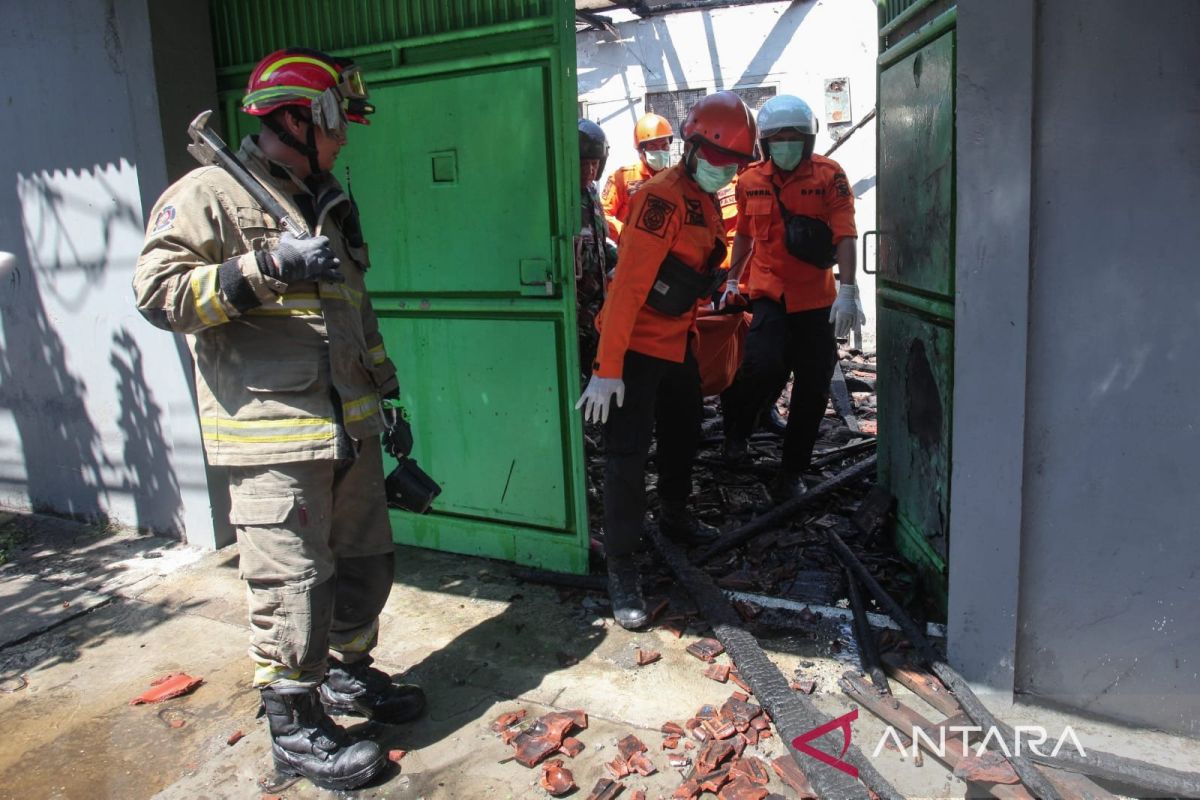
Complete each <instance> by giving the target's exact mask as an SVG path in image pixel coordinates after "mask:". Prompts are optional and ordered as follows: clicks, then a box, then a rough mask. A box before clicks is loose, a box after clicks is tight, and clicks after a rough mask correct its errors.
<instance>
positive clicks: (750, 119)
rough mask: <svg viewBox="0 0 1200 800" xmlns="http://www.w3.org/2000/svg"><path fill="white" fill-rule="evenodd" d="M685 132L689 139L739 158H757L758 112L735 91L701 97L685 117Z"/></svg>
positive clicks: (684, 137)
mask: <svg viewBox="0 0 1200 800" xmlns="http://www.w3.org/2000/svg"><path fill="white" fill-rule="evenodd" d="M682 133H683V140H684V141H685V142H699V143H701V144H704V145H708V146H709V147H713V148H716V149H717V150H719V151H723V152H724V153H726V154H728V155H730V156H734V157H736V158H737V159H739V160H742V159H746V160H749V159H753V158H754V148H755V146H756V145H757V143H758V125H756V124H755V122H754V115H753V114H751V113H750V109H749V108H747V107H746V104H745V103H743V102H742V98H740V97H738V96H737V95H736V94H734V93H733V92H716V93H715V94H710V95H707V96H706V97H703V98H701V99H700V101H699V102H698V103H696V105H694V106H692V110H691V111H689V112H688V115H687V119H685V120H684V121H683V130H682Z"/></svg>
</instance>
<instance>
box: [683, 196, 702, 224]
mask: <svg viewBox="0 0 1200 800" xmlns="http://www.w3.org/2000/svg"><path fill="white" fill-rule="evenodd" d="M683 204H684V205H685V206H686V207H687V208H686V210H685V211H684V217H683V221H684V223H685V224H687V225H703V224H704V208H703V207H702V206H701V205H700V201H699V200H692V199H691V198H689V197H685V198H683Z"/></svg>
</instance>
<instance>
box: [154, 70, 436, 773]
mask: <svg viewBox="0 0 1200 800" xmlns="http://www.w3.org/2000/svg"><path fill="white" fill-rule="evenodd" d="M351 79H353V80H351ZM331 94H332V95H333V96H332V98H331ZM356 95H357V96H356ZM365 98H366V91H365V86H363V85H362V82H361V76H360V75H359V73H358V72H357V67H354V66H353V65H352V63H350V62H347V61H344V60H340V59H334V58H332V57H329V56H326V55H325V54H322V53H317V52H315V51H308V50H300V49H292V50H285V51H279V52H278V53H273V54H271V55H270V56H268V57H267V58H265V59H264V60H263V61H262V62H261V63H260V64H259V66H258V68H257V69H256V70H255V72H254V74H253V75H252V76H251V79H250V85H249V88H248V92H247V97H246V100H245V104H244V110H246V111H247V112H249V113H251V114H255V115H256V116H259V117H260V118H262V120H263V129H262V132H261V134H260V135H259V136H248V137H246V138H245V139H244V140H243V142H242V145H241V149H240V151H239V153H238V156H239V159H240V160H241V161H242V163H243V164H244V165H245V166H246V167H247V169H248V170H249V171H250V172H251V173H252V174H253V175H254V176H255V177H256V178H257V179H258V180H259V182H260V183H262V184H263V186H265V187H266V188H267V190H268V191H269V192H270V193H271V194H272V195H273V196H274V197H275V199H276V200H278V201H279V203H280V204H281V205H282V206H283V208H284V209H285V210H286V211H287V212H288V214H289V216H291V218H292V219H293V220H297V221H303V222H304V224H305V225H306V227H307V229H308V231H309V232H310V233H311V234H312V238H309V239H297V238H295V237H293V236H291V235H290V234H285V233H282V232H281V230H280V224H279V221H278V220H276V219H273V218H272V217H271V216H270V215H268V214H267V213H266V212H265V211H264V210H263V208H261V207H260V205H259V204H258V203H257V202H256V201H255V200H254V198H253V197H252V196H251V194H250V193H249V192H248V191H247V190H245V189H244V188H242V187H241V186H240V185H239V184H238V183H237V181H236V180H235V179H234V178H233V177H232V176H231V175H230V174H229V173H227V172H226V171H225V170H223V169H222V168H220V167H216V166H209V167H201V168H198V169H195V170H193V171H191V172H190V173H188V174H187V175H186V176H184V177H183V178H182V179H180V180H179V181H178V182H177V183H175V184H174V185H172V186H171V187H170V188H168V189H167V190H166V191H165V192H164V193H163V195H162V197H161V198H160V199H159V201H158V203H157V204H156V205H155V207H154V209H153V211H152V212H151V214H150V222H149V225H148V229H147V234H146V242H145V247H144V249H143V251H142V254H141V257H140V259H139V260H138V264H137V270H136V274H135V277H134V289H135V292H136V295H137V304H138V308H139V310H140V311H141V312H142V314H143V315H144V316H145V317H146V318H147V319H148V320H149V321H150V322H152V323H154V324H155V325H157V326H159V327H161V328H165V329H167V330H171V331H175V332H178V333H182V334H186V335H187V342H188V346H189V348H190V350H191V353H192V356H193V358H194V361H195V374H196V393H197V403H198V407H199V416H200V427H201V432H202V436H203V441H204V448H205V453H206V454H207V456H208V460H209V462H210V463H212V464H214V465H217V466H223V467H228V468H229V488H230V498H231V511H230V521H231V522H232V523H233V524H234V526H235V527H236V530H237V539H238V547H239V556H240V572H241V577H242V578H244V579H245V580H246V582H247V585H248V596H249V606H250V615H249V616H250V630H251V636H250V642H251V644H250V655H251V658H252V659H253V660H254V662H255V666H256V668H255V672H254V683H255V685H256V686H258V687H260V688H261V689H263V700H264V705H265V707H266V710H267V714H268V719H269V721H270V723H271V725H270V729H271V736H272V743H273V754H274V756H275V762H276V766H277V768H278V769H279V770H280V771H281V772H283V773H285V774H299V775H304V776H305V777H308V778H310V779H311V780H313V782H315V783H317V784H318V785H320V786H324V787H326V788H332V789H346V788H352V787H354V786H357V785H361V784H362V783H364V782H366V781H367V780H370V778H371V777H373V776H374V775H375V774H377V773H378V771H379V770H380V769H381V768H382V766H383V764H384V761H385V759H384V757H383V754H382V752H381V750H380V748H379V747H378V745H376V744H375V743H374V742H369V741H355V740H353V739H352V738H350V737H349V735H348V734H346V732H345V731H344V730H342V729H341V728H340V727H338V726H337V725H335V724H334V723H333V722H332V721H331V720H330V719H329V718H328V716H326V712H329V713H357V714H360V715H365V716H370V717H372V718H374V719H376V720H380V721H385V722H399V721H404V720H406V719H411V718H413V717H415V716H417V715H418V714H419V713H420V712H421V710H422V708H423V706H424V696H423V694H422V693H421V691H420V689H418V688H417V687H415V686H402V685H397V684H394V683H392V681H391V679H390V678H389V677H388V676H387V675H386V674H385V673H382V672H381V671H380V670H378V669H375V668H373V667H371V658H370V655H369V653H370V651H371V649H372V647H373V646H374V645H375V643H376V638H377V634H378V627H379V623H378V618H379V613H380V611H381V610H382V609H383V606H384V603H385V601H386V600H387V597H388V593H389V591H390V589H391V583H392V579H393V569H394V567H393V561H394V553H395V551H394V548H393V543H392V532H391V526H390V523H389V520H388V513H387V508H386V500H385V495H384V472H383V463H382V456H381V445H380V434H381V433H384V434H385V436H386V430H387V427H388V425H387V420H386V415H385V412H384V410H383V409H382V407H381V399H382V398H384V397H389V396H395V395H396V394H397V393H398V384H397V380H396V370H395V367H394V366H393V364H392V362H391V360H390V359H389V358H388V356H387V353H386V350H385V348H384V342H383V339H382V337H381V336H380V333H379V325H378V323H377V321H376V318H375V313H374V311H373V310H372V307H371V303H370V299H369V298H368V296H367V293H366V287H365V285H364V276H365V273H366V270H367V268H368V266H369V261H368V258H367V248H366V245H365V244H364V242H363V240H362V234H361V229H360V226H359V224H358V212H357V208H356V207H355V205H354V203H353V200H352V199H351V198H350V197H349V196H348V195H347V194H346V193H345V192H344V191H343V190H342V187H341V186H340V185H339V183H338V181H337V180H336V179H335V178H334V177H333V176H332V175H331V174H330V173H329V170H330V168H332V166H333V162H334V160H335V159H336V157H337V153H338V150H339V149H340V147H341V146H342V145H343V144H344V143H345V127H346V126H345V122H346V121H347V120H349V121H360V122H361V121H365V119H364V115H365V114H366V113H370V111H372V110H373V108H372V107H371V106H370V105H369V104H367V103H366V102H365ZM339 114H340V115H341V119H340V120H339V119H331V117H337V116H338V115H339ZM338 122H340V123H341V124H340V126H339V125H338V124H337V123H338Z"/></svg>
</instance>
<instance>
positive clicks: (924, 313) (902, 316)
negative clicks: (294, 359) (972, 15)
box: [876, 0, 955, 603]
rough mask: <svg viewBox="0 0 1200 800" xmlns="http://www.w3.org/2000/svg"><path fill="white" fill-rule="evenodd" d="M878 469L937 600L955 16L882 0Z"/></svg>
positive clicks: (945, 490) (946, 469) (945, 543)
mask: <svg viewBox="0 0 1200 800" xmlns="http://www.w3.org/2000/svg"><path fill="white" fill-rule="evenodd" d="M880 12H881V13H880V24H881V28H880V57H879V127H878V131H879V133H878V135H879V143H878V151H877V152H878V160H879V165H878V166H879V169H878V174H879V200H878V220H879V222H878V224H879V246H878V259H879V264H878V270H879V271H878V276H877V280H876V286H877V292H878V305H877V307H878V309H879V324H878V336H879V345H878V361H879V365H880V366H879V369H880V373H879V384H878V390H879V431H880V440H879V475H880V480H881V482H882V483H883V484H884V485H885V486H887V487H888V489H889V490H890V491H891V492H892V494H894V495H895V496H896V501H897V502H896V519H897V526H896V535H897V544H898V546H899V548H900V550H901V552H902V553H903V554H904V555H905V556H906V557H907V558H909V559H910V560H911V561H913V562H914V563H915V564H917V565H918V567H919V568H920V569H921V571H922V572H923V574H924V575H925V577H926V578H927V583H928V584H929V585H930V586H931V588H933V589H934V591H935V592H936V593H937V594H938V595H939V596H940V597H941V598H942V600H943V603H944V600H945V591H946V564H947V561H948V554H949V545H950V543H949V539H948V533H949V526H950V428H951V419H952V414H951V412H952V403H951V392H952V387H953V364H954V22H955V9H954V8H953V7H952V6H950V4H948V3H946V2H929V1H927V0H916V2H911V0H910V2H907V3H901V2H898V0H886V2H881V8H880Z"/></svg>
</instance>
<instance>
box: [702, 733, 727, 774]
mask: <svg viewBox="0 0 1200 800" xmlns="http://www.w3.org/2000/svg"><path fill="white" fill-rule="evenodd" d="M731 755H733V744H732V743H731V742H728V741H725V740H718V741H713V742H709V743H708V744H706V745H704V749H702V750H701V751H700V756H699V758H698V759H697V761H696V769H698V770H699V771H700V774H701V775H707V774H708V773H710V772H712V771H713V770H715V769H716V768H717V767H719V766H720V765H721V762H722V761H724V760H725V759H727V758H729V757H730V756H731Z"/></svg>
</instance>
